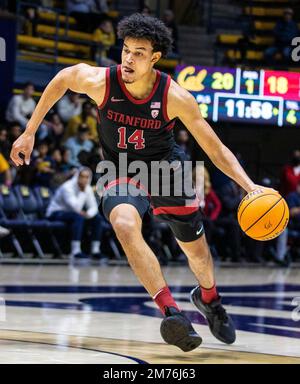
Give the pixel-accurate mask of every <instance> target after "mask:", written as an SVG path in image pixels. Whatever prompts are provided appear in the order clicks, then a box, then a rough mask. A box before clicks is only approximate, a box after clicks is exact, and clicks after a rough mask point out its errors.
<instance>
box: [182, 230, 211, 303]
mask: <svg viewBox="0 0 300 384" xmlns="http://www.w3.org/2000/svg"><path fill="white" fill-rule="evenodd" d="M176 240H177V243H178V244H179V246H180V248H181V249H182V251H183V252H184V254H185V255H186V256H187V258H188V262H189V266H190V268H191V270H192V272H193V273H194V275H195V276H196V279H197V281H198V283H199V285H201V287H203V288H206V289H207V290H209V289H210V288H212V287H214V285H215V276H214V264H213V258H212V256H211V253H210V250H209V247H208V244H207V241H206V237H205V234H203V235H202V236H201V237H200V238H199V239H197V240H194V241H190V242H183V241H180V240H178V239H176ZM216 297H217V296H216ZM216 297H212V299H215V298H216Z"/></svg>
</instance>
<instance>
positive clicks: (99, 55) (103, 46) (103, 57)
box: [93, 19, 116, 67]
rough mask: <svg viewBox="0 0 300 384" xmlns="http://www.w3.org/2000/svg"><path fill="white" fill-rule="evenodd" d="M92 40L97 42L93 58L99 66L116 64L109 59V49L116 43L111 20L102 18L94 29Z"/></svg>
mask: <svg viewBox="0 0 300 384" xmlns="http://www.w3.org/2000/svg"><path fill="white" fill-rule="evenodd" d="M93 40H94V42H95V43H97V46H96V49H95V54H94V59H95V61H96V62H97V64H98V65H99V66H104V67H109V66H110V65H114V64H116V62H115V61H114V60H112V59H110V58H109V57H108V56H109V54H108V53H109V49H110V48H111V47H112V46H114V45H115V44H116V35H115V31H114V27H113V25H112V22H111V21H110V20H109V19H106V20H102V21H101V23H100V24H99V26H98V28H97V29H96V30H95V31H94V34H93Z"/></svg>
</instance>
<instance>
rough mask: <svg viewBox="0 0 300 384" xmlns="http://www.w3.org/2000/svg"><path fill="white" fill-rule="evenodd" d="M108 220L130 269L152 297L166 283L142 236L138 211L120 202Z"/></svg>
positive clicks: (154, 257)
mask: <svg viewBox="0 0 300 384" xmlns="http://www.w3.org/2000/svg"><path fill="white" fill-rule="evenodd" d="M109 221H110V223H111V224H112V227H113V229H114V231H115V233H116V235H117V238H118V240H119V242H120V243H121V245H122V248H123V250H124V252H125V254H126V256H127V259H128V262H129V264H130V266H131V268H132V270H133V271H134V273H135V275H136V276H137V278H138V279H139V281H140V282H141V283H142V285H143V286H144V287H145V288H146V290H147V291H148V293H149V294H150V295H151V297H154V296H155V294H156V293H157V292H158V291H159V290H161V289H162V288H163V287H165V286H166V285H167V284H166V281H165V279H164V276H163V274H162V271H161V268H160V265H159V262H158V260H157V258H156V256H155V255H154V253H153V252H152V250H151V249H150V247H149V246H148V244H147V243H146V242H145V240H144V238H143V235H142V219H141V217H140V215H139V212H138V211H137V209H136V208H135V207H134V206H133V205H130V204H120V205H117V206H116V207H114V208H113V210H112V211H111V213H110V216H109Z"/></svg>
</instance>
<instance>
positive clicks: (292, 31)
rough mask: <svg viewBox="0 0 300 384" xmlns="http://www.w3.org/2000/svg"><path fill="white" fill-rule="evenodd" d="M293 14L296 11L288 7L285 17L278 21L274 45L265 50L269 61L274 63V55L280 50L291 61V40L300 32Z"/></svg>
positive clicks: (274, 34)
mask: <svg viewBox="0 0 300 384" xmlns="http://www.w3.org/2000/svg"><path fill="white" fill-rule="evenodd" d="M293 16H294V11H293V10H292V9H291V8H286V9H285V10H284V12H283V18H282V19H281V20H279V21H278V22H277V23H276V26H275V28H274V30H273V36H274V39H275V42H274V46H272V47H269V48H267V49H266V51H265V57H266V60H267V61H268V62H269V63H272V61H273V58H274V56H275V55H276V53H278V52H280V53H281V54H282V57H283V59H284V61H286V62H289V61H290V60H291V51H292V46H291V42H292V40H293V38H294V37H296V36H298V34H299V29H298V26H297V23H296V22H295V21H294V20H293Z"/></svg>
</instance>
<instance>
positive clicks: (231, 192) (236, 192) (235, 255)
mask: <svg viewBox="0 0 300 384" xmlns="http://www.w3.org/2000/svg"><path fill="white" fill-rule="evenodd" d="M216 192H217V195H218V197H219V199H220V201H221V203H222V211H221V214H220V217H219V218H218V225H220V226H221V227H222V228H224V230H225V231H226V239H228V246H229V247H230V252H231V261H234V262H236V261H240V260H241V234H242V232H241V229H240V226H239V224H238V221H237V217H236V212H237V209H238V206H239V204H240V202H241V200H242V197H243V194H242V190H241V188H240V187H239V186H238V185H237V184H236V183H235V182H234V181H233V180H231V179H229V181H228V182H227V183H224V184H223V185H222V186H221V187H220V188H219V189H218V190H217V191H216ZM226 245H227V244H226ZM226 245H225V244H224V250H225V248H226Z"/></svg>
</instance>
